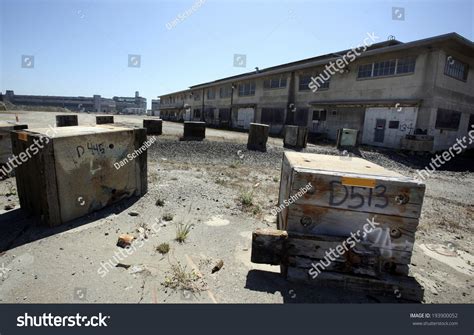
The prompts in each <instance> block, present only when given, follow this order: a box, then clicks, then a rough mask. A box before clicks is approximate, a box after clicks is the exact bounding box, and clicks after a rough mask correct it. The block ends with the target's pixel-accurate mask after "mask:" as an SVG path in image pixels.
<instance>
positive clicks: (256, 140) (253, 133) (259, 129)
mask: <svg viewBox="0 0 474 335" xmlns="http://www.w3.org/2000/svg"><path fill="white" fill-rule="evenodd" d="M269 132H270V126H269V125H268V124H261V123H251V124H250V128H249V137H248V141H247V149H249V150H256V151H262V152H266V151H267V141H268V133H269Z"/></svg>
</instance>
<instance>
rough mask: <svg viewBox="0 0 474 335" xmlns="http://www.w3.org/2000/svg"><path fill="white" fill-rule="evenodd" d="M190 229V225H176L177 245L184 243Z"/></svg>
mask: <svg viewBox="0 0 474 335" xmlns="http://www.w3.org/2000/svg"><path fill="white" fill-rule="evenodd" d="M192 227H193V225H192V224H183V223H180V224H178V228H177V229H176V241H178V242H179V243H184V242H185V241H186V239H187V238H188V235H189V233H190V232H191V229H192Z"/></svg>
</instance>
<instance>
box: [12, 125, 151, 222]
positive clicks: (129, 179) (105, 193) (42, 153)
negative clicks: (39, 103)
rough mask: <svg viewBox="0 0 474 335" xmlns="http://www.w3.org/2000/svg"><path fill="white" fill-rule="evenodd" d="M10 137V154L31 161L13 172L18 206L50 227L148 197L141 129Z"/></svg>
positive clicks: (42, 132)
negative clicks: (124, 200)
mask: <svg viewBox="0 0 474 335" xmlns="http://www.w3.org/2000/svg"><path fill="white" fill-rule="evenodd" d="M53 132H54V133H53ZM11 135H12V145H13V153H14V154H15V155H16V156H19V157H21V155H23V157H25V153H26V155H27V156H28V157H30V156H31V157H30V158H29V159H26V161H24V162H23V163H22V164H20V165H19V166H18V167H17V169H16V180H17V189H18V196H19V198H20V204H21V207H22V209H23V210H25V211H27V212H29V213H31V214H32V215H36V216H38V217H39V218H40V219H41V221H42V222H44V223H46V224H48V225H50V226H55V225H59V224H61V223H64V222H67V221H70V220H73V219H76V218H79V217H81V216H83V215H86V214H88V213H91V212H94V211H96V210H99V209H101V208H104V207H106V206H108V205H110V204H113V203H115V202H118V201H120V200H122V199H124V198H128V197H131V196H141V195H143V194H145V193H146V192H147V152H146V149H147V146H146V145H145V144H146V143H145V141H146V130H145V129H143V128H125V127H118V126H94V127H84V126H78V127H62V128H49V129H32V130H31V131H25V130H23V131H14V132H12V134H11ZM35 143H36V144H35ZM38 143H39V144H40V145H41V146H40V145H38Z"/></svg>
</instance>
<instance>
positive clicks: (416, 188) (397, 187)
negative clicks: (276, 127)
mask: <svg viewBox="0 0 474 335" xmlns="http://www.w3.org/2000/svg"><path fill="white" fill-rule="evenodd" d="M348 177H349V178H352V179H357V178H359V179H360V180H361V183H362V181H364V183H366V181H367V180H374V181H375V187H373V188H372V187H357V186H346V185H343V183H344V182H345V180H347V178H348ZM308 183H311V185H312V186H313V189H312V190H311V191H310V192H308V193H306V194H304V195H303V196H302V197H301V198H299V199H298V200H297V201H296V204H301V205H313V206H320V207H331V208H341V209H347V210H351V211H361V212H367V213H378V214H385V215H395V216H401V217H410V218H419V217H420V215H421V208H422V204H423V197H424V193H425V185H424V184H422V183H416V182H411V181H400V180H398V179H396V178H382V177H375V176H371V175H355V174H348V173H344V174H342V173H338V172H324V174H318V172H317V171H309V170H298V169H295V170H293V183H292V185H291V194H295V193H297V192H298V191H299V190H300V189H301V188H303V187H305V186H306V185H308Z"/></svg>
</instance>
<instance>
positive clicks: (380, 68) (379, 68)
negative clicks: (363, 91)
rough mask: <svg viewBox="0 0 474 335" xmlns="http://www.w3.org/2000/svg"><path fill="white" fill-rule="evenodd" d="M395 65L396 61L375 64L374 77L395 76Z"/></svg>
mask: <svg viewBox="0 0 474 335" xmlns="http://www.w3.org/2000/svg"><path fill="white" fill-rule="evenodd" d="M395 65H396V60H395V59H392V60H387V61H383V62H377V63H374V73H373V74H372V75H373V76H374V77H380V76H390V75H393V74H395Z"/></svg>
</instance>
